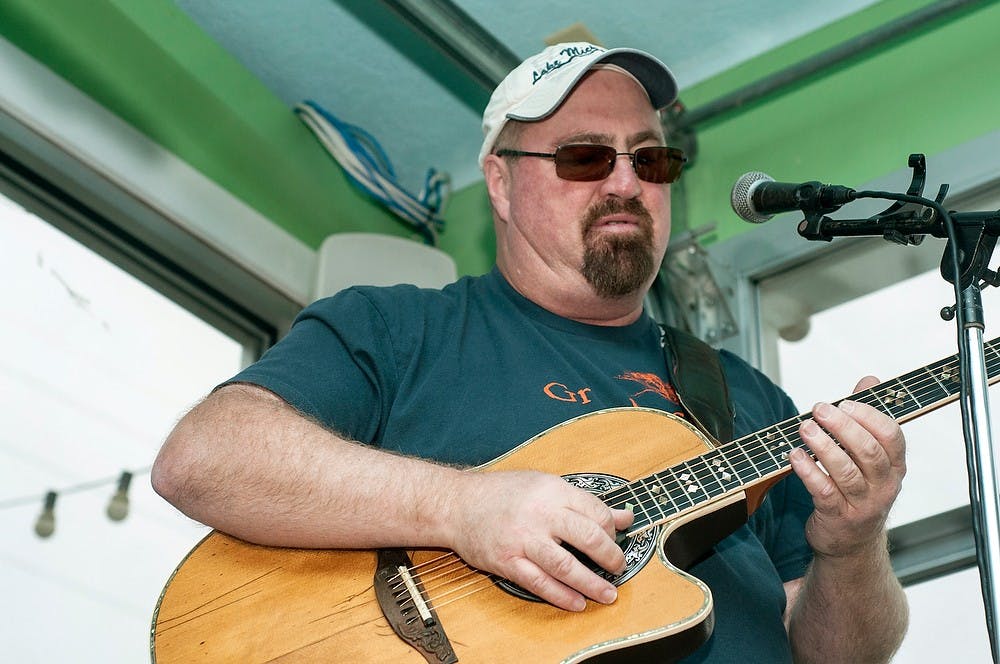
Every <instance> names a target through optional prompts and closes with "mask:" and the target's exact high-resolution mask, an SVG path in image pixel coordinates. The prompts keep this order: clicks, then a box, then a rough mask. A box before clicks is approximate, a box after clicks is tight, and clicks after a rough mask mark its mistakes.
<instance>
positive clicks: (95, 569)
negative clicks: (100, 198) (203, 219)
mask: <svg viewBox="0 0 1000 664" xmlns="http://www.w3.org/2000/svg"><path fill="white" fill-rule="evenodd" d="M0 280H2V282H3V284H4V287H3V289H2V292H3V293H4V296H3V297H2V298H0V310H2V313H0V320H3V321H4V322H3V325H0V347H2V348H3V349H4V350H5V352H4V353H3V354H2V356H0V395H2V403H3V414H4V416H3V418H2V422H3V425H2V428H0V478H2V486H3V489H2V492H0V506H2V509H0V529H2V531H3V533H4V534H3V537H0V561H2V564H0V570H2V571H0V579H2V581H0V586H2V587H3V588H4V602H2V608H0V640H2V641H3V643H4V645H5V658H6V659H9V660H10V661H19V662H27V661H77V662H81V661H93V662H140V661H146V660H148V657H149V655H148V652H149V643H148V633H149V624H150V620H151V615H152V611H153V608H154V604H153V603H154V602H155V599H156V597H158V595H159V592H160V590H161V589H162V587H163V585H164V584H165V582H166V580H167V578H168V576H169V575H170V573H171V571H172V570H173V568H174V567H175V566H176V565H177V564H178V562H179V561H180V560H181V558H182V557H183V556H184V555H185V554H186V553H187V551H188V550H189V549H190V548H191V547H192V546H193V545H194V544H195V543H196V542H197V541H198V540H199V539H200V538H201V537H203V536H204V535H205V534H206V533H207V529H206V528H205V527H204V526H201V525H199V524H197V523H194V522H193V521H191V520H189V519H187V518H186V517H183V515H181V514H179V513H178V512H176V511H175V510H174V509H173V508H171V507H170V506H169V505H168V504H167V503H165V502H164V501H163V500H162V499H160V498H159V497H158V496H156V495H155V494H154V493H153V492H152V489H151V488H150V486H149V478H148V468H149V465H150V464H151V463H152V460H153V458H154V456H155V454H156V451H157V449H158V448H159V445H160V444H161V443H162V440H163V438H164V437H165V435H166V433H167V432H168V431H169V429H170V428H171V426H172V425H173V423H174V422H175V421H176V420H177V418H178V417H179V416H180V415H181V414H182V413H183V412H185V411H186V410H187V409H188V408H189V407H190V406H191V405H193V402H194V401H195V400H196V399H197V398H198V397H199V396H200V395H203V394H205V393H206V392H207V391H208V390H210V389H211V388H212V387H213V386H214V385H215V384H216V383H218V382H220V381H221V380H223V379H224V378H226V377H228V376H230V375H232V374H233V373H235V372H236V371H237V370H239V368H240V367H241V366H242V365H243V364H244V362H245V361H246V360H247V359H248V356H253V355H255V354H256V353H257V352H258V351H257V350H256V348H254V346H253V345H252V344H249V345H248V344H247V343H244V342H239V341H237V340H235V339H234V338H232V337H231V336H228V335H226V334H223V333H222V332H220V331H219V330H218V329H216V328H215V327H213V326H211V325H209V324H207V323H206V322H204V321H203V320H201V319H200V318H197V317H195V316H194V315H192V314H191V313H190V312H189V311H187V310H186V309H184V308H182V307H180V306H179V305H177V304H176V303H174V302H173V301H171V300H169V299H167V298H166V297H164V296H163V295H161V294H160V293H158V292H157V291H156V290H154V289H152V288H151V287H149V286H148V285H146V284H145V283H142V282H140V281H139V280H138V279H136V278H135V277H133V276H131V275H130V274H128V273H126V272H125V271H123V270H122V269H120V268H118V267H116V266H115V265H113V264H111V263H109V262H108V261H107V260H105V259H103V258H102V257H100V256H98V255H97V254H95V253H94V252H93V251H91V250H89V249H87V248H86V247H84V246H82V245H81V244H79V243H78V242H76V241H74V240H72V239H71V238H69V237H68V236H66V235H65V234H63V233H62V232H60V231H58V230H57V229H56V228H54V227H53V226H51V225H49V224H48V223H46V222H45V221H42V220H41V219H39V218H38V217H36V216H34V215H33V214H30V213H28V212H27V211H25V210H24V209H23V208H22V207H21V206H20V205H18V204H16V203H14V202H12V201H11V200H10V199H8V198H5V197H3V196H0ZM123 470H128V471H132V472H134V473H135V477H134V478H133V481H132V483H131V487H130V491H129V494H128V495H129V498H130V503H131V504H130V509H129V514H128V516H127V518H126V519H125V520H124V521H122V522H112V521H111V520H110V519H109V518H108V517H107V516H106V515H105V509H106V507H107V504H108V501H109V499H110V497H111V495H112V493H113V490H114V488H115V485H116V483H117V477H118V474H119V473H120V472H121V471H123ZM48 490H55V491H62V493H61V495H60V496H59V497H58V499H57V502H56V507H55V515H56V526H55V531H54V533H53V535H52V536H51V537H49V538H48V539H41V538H39V537H38V536H36V535H35V533H34V532H33V524H34V522H35V519H36V518H37V516H38V514H39V512H40V511H41V507H42V501H41V498H40V496H41V495H42V494H44V493H45V492H46V491H48ZM33 497H34V498H33ZM21 498H24V499H25V500H20V499H21Z"/></svg>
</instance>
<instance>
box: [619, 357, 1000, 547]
mask: <svg viewBox="0 0 1000 664" xmlns="http://www.w3.org/2000/svg"><path fill="white" fill-rule="evenodd" d="M985 361H986V362H985V363H986V374H987V376H988V378H989V382H990V383H991V384H992V383H994V382H996V381H997V380H1000V339H994V340H992V341H990V342H988V343H986V344H985ZM960 385H961V383H960V380H959V366H958V356H957V355H952V356H951V357H947V358H945V359H942V360H938V361H937V362H934V363H932V364H928V365H927V366H924V367H921V368H919V369H916V370H914V371H911V372H909V373H906V374H903V375H902V376H897V377H896V378H893V379H891V380H887V381H885V382H883V383H879V384H878V385H876V386H875V387H872V388H869V389H867V390H863V391H861V392H858V393H856V394H852V395H851V396H849V397H847V399H851V400H853V401H858V402H861V403H865V404H868V405H869V406H872V407H873V408H876V409H878V410H879V411H881V412H883V413H885V414H887V415H889V416H890V417H892V418H893V419H895V420H896V421H897V422H900V423H902V422H906V421H909V420H912V419H914V418H916V417H919V416H921V415H923V414H924V413H927V412H930V411H932V410H934V409H935V408H939V407H940V406H943V405H945V404H947V403H950V402H951V401H954V400H955V399H957V398H958V393H959V389H960ZM841 401H843V399H842V400H841ZM837 403H840V401H836V402H834V404H837ZM811 417H812V415H811V414H808V413H807V414H803V415H798V416H797V417H792V418H790V419H787V420H785V421H783V422H778V423H777V424H774V425H771V426H770V427H768V428H766V429H762V430H761V431H758V432H756V433H752V434H750V435H747V436H743V437H742V438H738V439H736V440H734V441H732V442H730V443H727V444H725V445H721V446H719V447H717V448H715V449H713V450H710V451H708V452H706V453H704V454H701V455H700V456H696V457H694V458H692V459H689V460H687V461H684V462H682V463H680V464H677V465H675V466H671V467H670V468H667V469H666V470H662V471H659V472H656V473H653V474H652V475H649V476H647V477H643V478H641V479H637V480H634V481H632V482H629V483H628V484H625V485H624V486H621V487H619V488H617V489H614V490H612V491H609V492H607V493H606V494H604V495H602V496H601V498H602V499H603V500H604V501H605V502H606V503H607V504H608V505H611V506H613V507H625V506H626V505H628V506H631V508H632V511H633V512H634V513H635V520H634V522H633V524H632V527H631V528H629V532H630V533H637V532H641V531H643V530H646V529H647V528H650V527H652V526H656V525H659V524H661V523H665V522H666V521H669V520H671V519H673V518H675V517H677V516H679V515H681V514H683V513H685V512H688V511H690V510H694V509H696V508H698V507H700V506H702V505H704V504H706V503H710V502H712V501H715V500H718V499H720V498H722V497H723V496H726V495H727V494H731V493H734V492H737V491H741V490H743V489H744V488H746V487H749V486H752V485H754V484H758V483H760V482H761V481H763V480H766V479H769V478H771V477H773V476H775V475H778V474H783V473H787V472H788V471H789V469H790V464H789V461H788V454H789V453H790V452H791V451H792V449H794V448H795V447H804V445H803V442H802V439H801V438H800V437H799V433H798V429H799V425H800V424H801V423H802V422H803V421H805V420H807V419H809V418H811ZM804 449H806V451H807V452H808V451H809V450H808V448H804Z"/></svg>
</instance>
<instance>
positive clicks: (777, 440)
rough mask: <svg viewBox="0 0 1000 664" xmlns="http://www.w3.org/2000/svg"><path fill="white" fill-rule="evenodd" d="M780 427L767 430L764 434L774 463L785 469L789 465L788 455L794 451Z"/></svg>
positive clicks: (778, 425)
mask: <svg viewBox="0 0 1000 664" xmlns="http://www.w3.org/2000/svg"><path fill="white" fill-rule="evenodd" d="M780 426H781V425H780V424H777V425H775V426H773V427H771V428H770V429H768V430H767V432H766V433H765V434H764V443H765V445H766V446H767V453H768V454H770V455H771V458H772V459H774V462H775V463H776V464H778V466H779V467H784V466H786V465H788V453H789V452H791V451H792V445H791V441H789V440H788V436H787V435H786V434H785V432H784V431H783V430H782V429H780Z"/></svg>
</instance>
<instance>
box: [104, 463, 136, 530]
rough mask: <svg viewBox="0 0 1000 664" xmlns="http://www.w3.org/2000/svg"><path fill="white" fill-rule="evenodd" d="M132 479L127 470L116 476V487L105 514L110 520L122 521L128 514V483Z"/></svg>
mask: <svg viewBox="0 0 1000 664" xmlns="http://www.w3.org/2000/svg"><path fill="white" fill-rule="evenodd" d="M131 481H132V473H130V472H128V471H127V470H126V471H124V472H122V474H121V477H119V478H118V489H117V490H116V491H115V495H113V496H111V501H110V502H109V503H108V509H107V514H108V518H109V519H111V520H112V521H124V520H125V517H127V516H128V485H129V483H130V482H131Z"/></svg>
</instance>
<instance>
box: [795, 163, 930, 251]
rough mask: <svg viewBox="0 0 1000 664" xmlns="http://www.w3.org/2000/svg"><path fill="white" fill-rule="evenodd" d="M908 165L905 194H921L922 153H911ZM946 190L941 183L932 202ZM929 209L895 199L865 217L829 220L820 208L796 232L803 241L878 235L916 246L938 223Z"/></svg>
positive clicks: (924, 169)
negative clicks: (911, 170)
mask: <svg viewBox="0 0 1000 664" xmlns="http://www.w3.org/2000/svg"><path fill="white" fill-rule="evenodd" d="M908 165H909V166H910V168H912V169H913V175H912V177H911V180H910V186H909V187H908V188H907V190H906V193H907V195H910V196H918V197H919V196H922V195H923V191H924V183H925V182H926V178H927V162H926V159H925V158H924V155H922V154H911V155H910V157H909V160H908ZM947 193H948V185H942V186H941V189H940V190H939V191H938V195H937V198H935V201H936V202H938V203H940V202H942V201H943V200H944V197H945V195H946V194H947ZM936 216H937V215H936V214H935V212H934V210H933V209H932V208H928V207H925V206H923V205H919V204H917V203H905V202H903V201H896V202H894V203H893V204H892V205H890V206H889V207H888V208H886V209H885V210H883V211H882V212H879V213H878V214H876V215H873V216H871V217H869V218H867V219H831V218H830V217H827V216H826V215H825V214H824V211H822V210H820V211H809V212H807V213H806V214H805V219H803V220H802V221H801V222H799V226H798V232H799V235H801V236H802V237H804V238H805V239H807V240H822V241H825V242H830V241H831V240H833V238H834V237H841V236H854V237H857V236H865V235H869V236H870V235H874V236H879V235H880V236H882V237H883V238H884V239H886V240H888V241H889V242H894V243H896V244H901V245H914V246H915V245H918V244H920V243H921V242H923V241H924V237H925V235H926V234H927V232H928V231H929V230H930V229H931V227H932V226H933V225H934V224H935V223H936V222H938V220H937V219H936V218H935V217H936Z"/></svg>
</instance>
